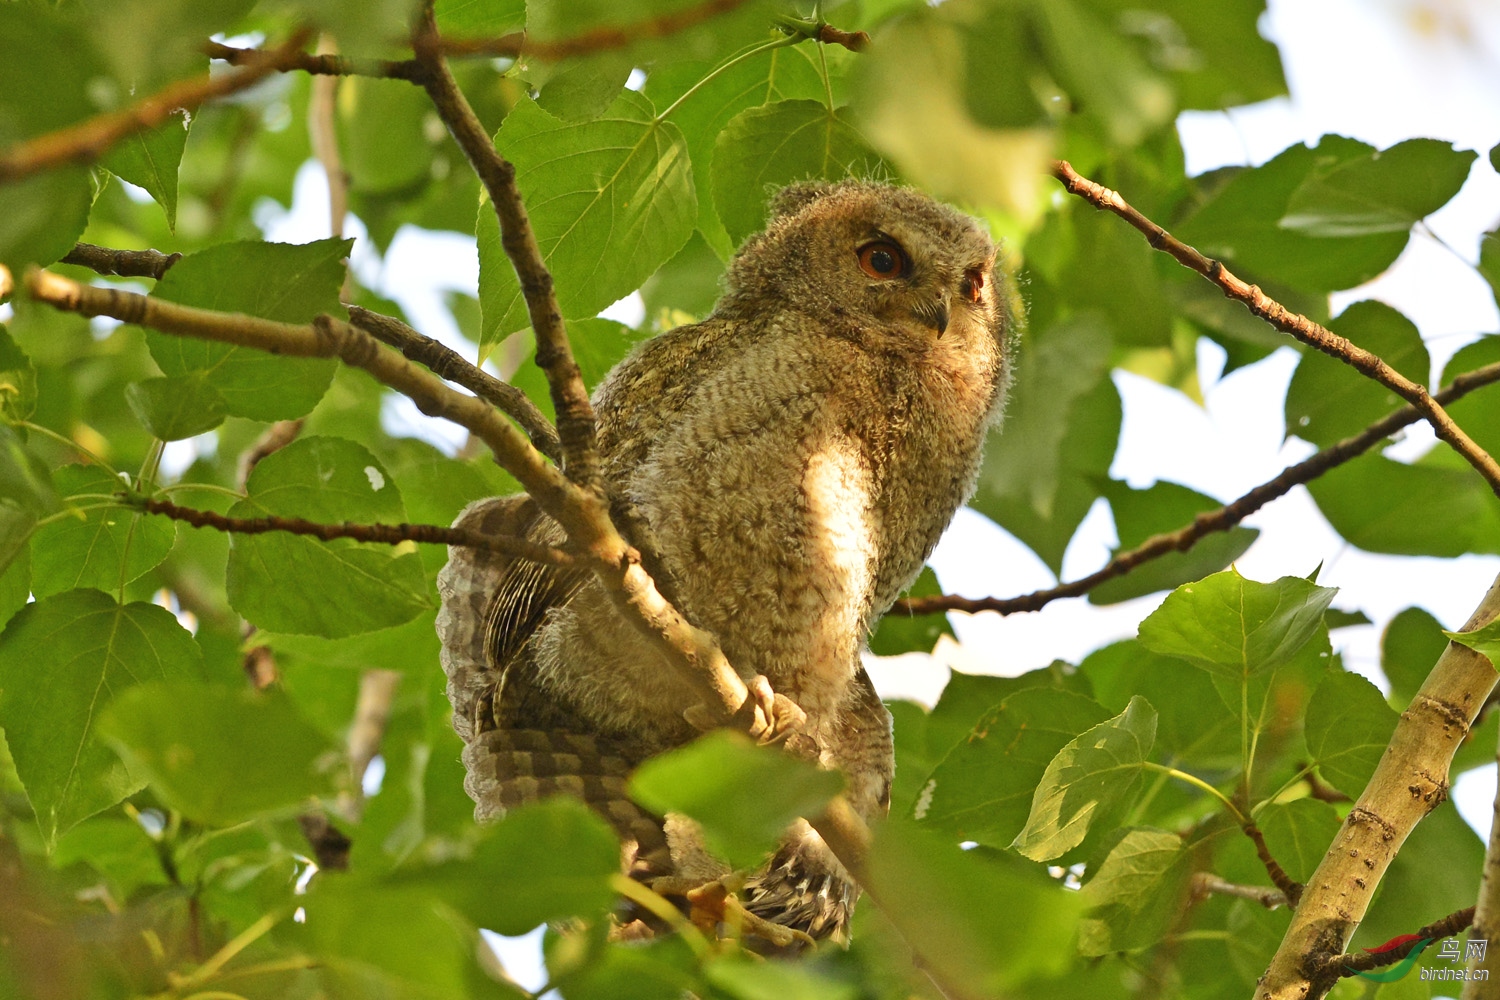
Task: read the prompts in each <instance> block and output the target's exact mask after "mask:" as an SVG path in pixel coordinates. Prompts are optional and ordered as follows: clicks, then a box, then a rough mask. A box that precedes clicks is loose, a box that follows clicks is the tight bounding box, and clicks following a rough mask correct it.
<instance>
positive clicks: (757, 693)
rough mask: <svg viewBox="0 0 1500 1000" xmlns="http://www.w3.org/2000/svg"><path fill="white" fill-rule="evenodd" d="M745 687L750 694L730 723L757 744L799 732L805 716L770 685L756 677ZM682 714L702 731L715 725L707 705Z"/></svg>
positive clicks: (805, 714) (794, 703) (758, 675)
mask: <svg viewBox="0 0 1500 1000" xmlns="http://www.w3.org/2000/svg"><path fill="white" fill-rule="evenodd" d="M745 686H746V687H747V688H748V689H749V691H750V694H749V697H747V698H746V699H745V702H744V704H743V705H741V706H740V710H739V712H737V713H736V714H735V717H734V722H735V724H736V725H737V726H739V727H740V728H743V729H744V731H745V732H747V733H749V734H750V736H751V737H753V738H754V739H755V741H756V742H757V743H761V744H767V743H779V742H781V741H782V740H784V739H786V738H787V737H788V736H790V735H792V734H793V733H795V732H797V731H798V730H800V729H801V728H802V725H803V723H805V722H806V721H807V713H806V712H804V711H802V709H801V708H800V707H799V706H798V705H797V703H796V702H794V701H792V699H790V698H788V697H787V696H786V695H781V694H777V693H776V692H775V691H772V690H771V682H770V681H769V680H767V679H766V678H765V676H764V675H762V674H756V675H755V676H754V677H751V678H750V679H749V680H747V681H746V682H745ZM682 714H683V717H684V718H686V719H687V720H688V722H690V723H692V724H693V725H694V726H696V727H697V728H699V729H702V730H705V731H706V730H709V729H714V728H716V727H717V726H718V724H719V723H718V720H717V718H715V716H714V714H713V713H712V712H710V711H709V709H708V706H707V705H694V706H692V707H691V708H689V709H688V710H687V711H685V712H683V713H682Z"/></svg>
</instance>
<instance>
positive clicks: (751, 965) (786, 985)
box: [703, 955, 861, 1000]
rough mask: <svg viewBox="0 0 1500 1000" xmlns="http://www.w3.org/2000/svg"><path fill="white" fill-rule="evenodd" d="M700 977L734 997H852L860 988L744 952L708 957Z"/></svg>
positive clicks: (775, 999) (737, 999)
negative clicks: (759, 959) (708, 959)
mask: <svg viewBox="0 0 1500 1000" xmlns="http://www.w3.org/2000/svg"><path fill="white" fill-rule="evenodd" d="M703 976H704V978H705V979H707V980H708V981H709V982H710V983H712V984H713V985H714V987H715V988H716V989H719V990H722V991H723V992H724V993H725V994H726V995H728V996H729V997H732V998H733V1000H855V998H857V997H859V996H860V995H861V994H860V990H859V987H858V986H856V985H855V984H854V983H852V982H848V981H843V980H839V979H835V978H833V977H832V976H829V975H826V974H822V973H820V972H819V971H818V970H817V969H815V968H810V967H808V966H806V965H797V964H794V963H792V962H762V961H752V960H751V959H749V958H747V957H745V956H743V955H724V956H720V957H718V958H714V959H711V960H710V961H709V962H708V964H707V965H706V966H704V969H703Z"/></svg>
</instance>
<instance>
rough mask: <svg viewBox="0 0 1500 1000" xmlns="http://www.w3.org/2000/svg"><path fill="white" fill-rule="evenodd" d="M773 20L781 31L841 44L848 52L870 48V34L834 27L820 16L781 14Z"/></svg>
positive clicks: (827, 43) (826, 43)
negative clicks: (805, 16)
mask: <svg viewBox="0 0 1500 1000" xmlns="http://www.w3.org/2000/svg"><path fill="white" fill-rule="evenodd" d="M774 21H775V23H776V26H777V27H778V28H780V29H781V30H782V31H784V32H786V33H787V34H789V35H796V36H797V37H799V38H813V39H816V40H818V41H820V42H822V43H823V44H825V45H842V46H843V47H844V48H846V49H848V50H849V51H850V52H868V51H869V49H870V36H869V35H868V34H866V33H865V32H863V31H845V30H843V29H842V28H835V27H834V26H833V25H831V24H829V23H828V22H827V21H824V20H822V19H821V18H813V19H806V18H800V17H792V16H791V15H789V14H781V15H778V16H776V17H775V18H774Z"/></svg>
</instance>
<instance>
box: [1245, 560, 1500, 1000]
mask: <svg viewBox="0 0 1500 1000" xmlns="http://www.w3.org/2000/svg"><path fill="white" fill-rule="evenodd" d="M1496 617H1500V578H1497V579H1496V580H1495V582H1494V584H1492V585H1491V586H1490V589H1489V592H1488V593H1487V594H1486V595H1485V597H1484V600H1483V601H1481V602H1480V605H1479V607H1478V609H1477V610H1476V611H1475V612H1474V615H1473V617H1471V618H1470V619H1469V621H1468V623H1467V624H1466V625H1465V626H1464V631H1469V630H1471V629H1475V628H1479V627H1481V626H1483V625H1485V624H1487V623H1488V622H1490V621H1493V620H1494V619H1495V618H1496ZM1495 680H1496V672H1495V668H1494V666H1493V665H1492V664H1491V663H1490V661H1489V660H1488V659H1487V658H1486V657H1485V656H1484V655H1483V654H1480V653H1476V652H1474V651H1473V650H1472V649H1469V648H1468V647H1466V646H1460V645H1458V644H1457V643H1451V642H1450V643H1449V644H1448V647H1447V648H1446V649H1445V650H1444V651H1443V654H1442V656H1441V657H1439V658H1438V661H1437V665H1436V666H1434V667H1433V668H1432V672H1431V673H1430V674H1429V675H1428V676H1427V680H1426V682H1425V683H1424V684H1423V685H1422V688H1421V690H1420V691H1418V692H1417V694H1416V696H1415V697H1413V698H1412V701H1411V704H1410V705H1409V706H1407V709H1406V711H1405V712H1403V713H1401V720H1400V721H1399V722H1398V723H1397V724H1396V731H1395V733H1393V734H1392V736H1391V742H1390V745H1389V746H1388V747H1387V748H1386V751H1385V754H1384V756H1382V757H1381V758H1380V766H1379V767H1377V768H1376V770H1375V775H1374V777H1372V778H1371V779H1370V783H1369V785H1368V786H1366V788H1365V790H1364V793H1363V794H1362V795H1360V797H1359V801H1358V802H1356V803H1355V805H1354V808H1353V809H1352V810H1351V811H1350V812H1349V815H1348V816H1347V817H1346V818H1345V820H1344V823H1343V826H1342V827H1341V828H1340V830H1339V832H1338V835H1337V836H1336V837H1334V840H1333V843H1332V844H1331V845H1330V846H1329V848H1328V853H1327V854H1325V855H1324V856H1323V861H1322V863H1321V864H1319V865H1318V870H1317V871H1316V872H1315V873H1314V874H1313V876H1312V878H1311V879H1309V880H1308V882H1307V888H1306V890H1305V891H1304V893H1303V896H1302V900H1301V902H1300V903H1299V904H1298V905H1297V909H1296V911H1295V912H1294V913H1293V914H1292V923H1291V926H1290V927H1289V928H1287V932H1286V936H1285V937H1283V938H1282V941H1281V946H1280V948H1278V949H1277V951H1276V955H1275V957H1274V958H1273V959H1272V960H1271V965H1270V968H1269V969H1267V970H1266V974H1265V976H1264V977H1262V979H1261V981H1260V983H1259V985H1258V986H1257V987H1256V990H1255V997H1256V1000H1317V998H1319V997H1322V996H1323V995H1324V994H1325V993H1327V992H1328V990H1329V988H1330V987H1332V986H1333V984H1334V983H1335V982H1337V981H1338V978H1339V976H1338V973H1337V971H1335V970H1331V969H1330V966H1329V961H1330V959H1331V958H1333V957H1334V956H1338V955H1340V954H1341V953H1342V952H1343V951H1344V949H1345V946H1346V945H1347V944H1348V942H1349V937H1350V936H1351V935H1352V934H1353V933H1354V931H1355V929H1356V928H1357V927H1358V926H1359V922H1360V920H1361V919H1363V917H1364V914H1365V910H1366V908H1367V907H1368V906H1369V903H1370V898H1371V897H1372V896H1373V895H1374V893H1375V889H1376V887H1377V886H1378V885H1379V884H1380V879H1381V877H1382V876H1383V875H1384V874H1385V870H1386V868H1387V867H1388V866H1389V865H1390V863H1391V860H1392V859H1393V858H1395V856H1396V852H1398V851H1399V850H1400V849H1401V845H1402V844H1403V843H1404V842H1405V841H1406V837H1407V835H1408V834H1409V833H1411V831H1412V828H1413V827H1415V826H1416V825H1417V823H1418V822H1420V821H1421V819H1422V818H1423V817H1424V816H1426V815H1427V813H1429V812H1430V811H1431V810H1432V809H1434V808H1436V807H1437V806H1438V805H1439V804H1440V803H1441V802H1442V801H1443V800H1444V799H1445V798H1447V795H1448V768H1449V765H1450V764H1451V763H1452V761H1453V754H1454V751H1456V750H1457V749H1458V747H1459V744H1460V743H1462V742H1463V739H1464V737H1465V736H1467V735H1468V732H1469V727H1470V726H1471V725H1472V724H1473V722H1474V718H1475V716H1476V715H1477V714H1478V712H1479V708H1480V706H1482V705H1483V704H1484V701H1485V698H1487V697H1488V696H1489V693H1490V691H1491V690H1492V689H1493V688H1494V687H1495Z"/></svg>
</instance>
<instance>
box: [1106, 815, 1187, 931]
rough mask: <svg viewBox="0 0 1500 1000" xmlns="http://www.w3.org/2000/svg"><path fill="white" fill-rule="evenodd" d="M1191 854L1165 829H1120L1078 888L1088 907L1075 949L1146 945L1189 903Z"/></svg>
mask: <svg viewBox="0 0 1500 1000" xmlns="http://www.w3.org/2000/svg"><path fill="white" fill-rule="evenodd" d="M1192 874H1193V856H1192V852H1191V851H1188V850H1187V849H1186V848H1185V846H1184V844H1183V842H1182V838H1181V837H1180V836H1178V835H1177V834H1175V833H1171V832H1169V831H1167V830H1157V829H1154V828H1151V827H1136V828H1134V829H1129V830H1126V831H1124V836H1122V837H1121V838H1120V840H1119V842H1118V843H1116V844H1115V845H1114V847H1112V848H1111V849H1110V851H1109V854H1107V855H1106V856H1105V858H1104V862H1103V863H1102V864H1101V865H1100V866H1099V868H1098V870H1097V871H1095V872H1094V873H1093V875H1092V877H1091V878H1090V879H1089V881H1088V883H1087V884H1086V885H1084V887H1083V891H1082V893H1081V895H1082V897H1083V900H1084V902H1085V903H1086V904H1087V905H1088V909H1087V910H1086V911H1085V912H1084V915H1083V920H1082V921H1081V922H1080V924H1079V927H1078V951H1079V953H1080V954H1082V955H1086V956H1090V957H1098V956H1101V955H1109V954H1112V953H1114V952H1121V951H1140V950H1142V949H1144V948H1149V947H1150V946H1152V945H1153V944H1155V943H1156V942H1157V941H1160V940H1161V938H1162V937H1163V936H1164V935H1165V934H1166V933H1167V932H1168V931H1170V930H1171V929H1172V927H1173V926H1174V925H1175V924H1176V923H1177V921H1178V920H1180V919H1181V917H1182V914H1183V911H1184V910H1185V909H1186V908H1187V906H1188V905H1189V902H1190V894H1189V891H1188V880H1189V878H1190V877H1191V876H1192Z"/></svg>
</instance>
